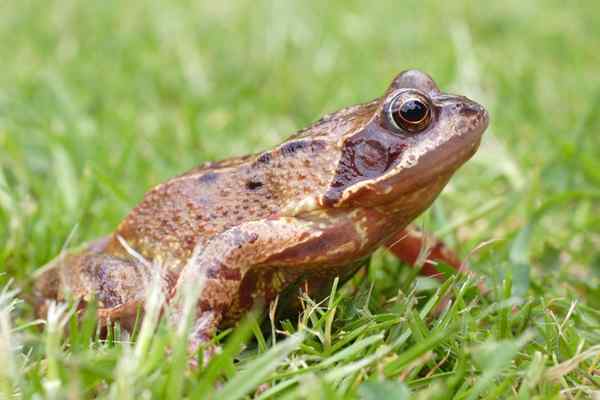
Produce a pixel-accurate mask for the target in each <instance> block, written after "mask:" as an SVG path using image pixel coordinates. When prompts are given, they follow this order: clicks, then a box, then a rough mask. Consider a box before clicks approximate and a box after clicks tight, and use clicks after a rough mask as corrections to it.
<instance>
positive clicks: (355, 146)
mask: <svg viewBox="0 0 600 400" xmlns="http://www.w3.org/2000/svg"><path fill="white" fill-rule="evenodd" d="M405 149H406V143H404V142H403V140H402V139H401V138H400V137H398V136H392V135H389V134H387V133H385V132H384V131H381V130H380V129H379V128H376V127H370V128H366V129H365V130H364V131H363V132H361V133H360V134H358V135H356V136H355V137H354V138H352V139H349V140H347V141H345V142H344V145H343V149H342V156H341V157H340V160H339V163H338V166H337V168H336V172H335V177H334V179H333V181H332V183H331V188H330V189H329V190H328V191H327V193H325V195H324V203H325V205H326V206H331V205H333V204H334V203H335V202H336V201H338V200H339V199H340V198H341V196H342V193H343V191H344V190H345V189H346V188H348V187H349V186H351V185H353V184H355V183H358V182H360V181H364V180H366V179H374V178H377V177H378V176H380V175H383V174H384V173H385V172H386V171H387V170H388V169H389V168H390V167H392V166H393V165H394V163H395V162H396V160H398V158H399V157H400V155H401V154H402V153H403V152H404V150H405Z"/></svg>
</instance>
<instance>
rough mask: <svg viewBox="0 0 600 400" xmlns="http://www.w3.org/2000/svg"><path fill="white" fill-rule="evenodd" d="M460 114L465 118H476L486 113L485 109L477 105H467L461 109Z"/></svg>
mask: <svg viewBox="0 0 600 400" xmlns="http://www.w3.org/2000/svg"><path fill="white" fill-rule="evenodd" d="M459 112H460V114H461V115H462V116H464V117H468V118H470V117H474V116H476V115H479V114H482V113H483V112H484V109H483V107H481V106H480V105H479V104H476V103H465V104H463V105H462V107H460V110H459Z"/></svg>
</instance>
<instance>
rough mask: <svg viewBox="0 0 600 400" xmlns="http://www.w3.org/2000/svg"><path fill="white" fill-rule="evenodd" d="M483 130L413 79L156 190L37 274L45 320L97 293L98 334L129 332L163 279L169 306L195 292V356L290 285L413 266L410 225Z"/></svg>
mask: <svg viewBox="0 0 600 400" xmlns="http://www.w3.org/2000/svg"><path fill="white" fill-rule="evenodd" d="M487 125H488V114H487V112H486V111H485V109H484V108H483V107H482V106H480V105H479V104H477V103H475V102H473V101H471V100H469V99H467V98H465V97H462V96H454V95H449V94H444V93H442V92H440V90H439V89H438V87H437V86H436V84H435V83H434V81H433V80H432V79H431V78H430V77H429V76H428V75H426V74H424V73H422V72H419V71H416V70H410V71H405V72H403V73H401V74H399V75H398V76H397V77H396V78H395V79H394V80H393V81H392V83H391V84H390V86H389V88H388V89H387V91H386V92H385V93H384V94H383V96H381V97H379V98H377V99H375V100H373V101H370V102H367V103H364V104H359V105H356V106H351V107H347V108H344V109H341V110H339V111H337V112H334V113H331V114H328V115H326V116H325V117H323V118H321V119H320V120H319V121H317V122H316V123H314V124H312V125H311V126H309V127H308V128H305V129H303V130H301V131H299V132H297V133H296V134H294V135H293V136H291V137H290V138H289V139H287V140H286V141H285V142H284V143H282V144H281V145H279V146H277V147H275V148H274V149H272V150H269V151H265V152H262V153H260V154H254V155H249V156H245V157H239V158H232V159H228V160H224V161H220V162H214V163H207V164H203V165H201V166H199V167H197V168H195V169H192V170H191V171H189V172H187V173H186V174H184V175H181V176H179V177H176V178H173V179H171V180H169V181H167V182H166V183H163V184H161V185H158V186H157V187H155V188H154V189H152V190H151V191H150V192H148V193H147V194H146V195H145V197H144V199H143V200H142V202H141V203H140V204H139V205H138V206H137V207H135V208H134V209H133V211H132V212H131V213H130V214H129V215H128V216H127V217H126V218H125V219H124V220H123V222H122V223H121V224H120V225H119V227H118V228H117V229H116V231H115V232H114V233H113V234H111V235H109V236H107V237H104V238H102V239H99V240H97V241H95V242H93V243H91V244H88V245H87V246H86V247H85V248H84V249H83V250H81V251H79V252H74V253H70V254H66V255H63V256H61V257H59V258H57V259H56V260H55V261H53V262H51V263H50V264H49V265H48V266H46V267H45V268H44V269H43V270H42V271H41V272H40V274H39V276H38V278H37V282H36V287H35V291H36V296H37V298H38V303H37V311H38V313H39V314H41V315H43V314H44V313H45V311H46V309H47V305H46V304H47V301H48V300H63V299H65V296H66V295H67V294H70V295H72V296H74V297H75V298H76V299H81V301H82V304H85V301H86V300H89V299H90V298H92V297H93V298H95V299H96V301H97V302H98V304H99V307H100V309H99V310H98V317H99V321H100V323H101V324H105V323H106V321H107V320H109V319H110V320H120V322H121V324H122V325H124V326H125V327H127V326H128V325H131V323H132V321H133V320H134V318H135V316H136V310H138V309H139V306H140V304H142V303H143V301H144V299H145V298H146V291H147V288H148V286H149V285H150V282H151V280H152V276H153V272H155V271H158V272H159V273H160V276H161V277H162V285H163V287H164V292H165V293H167V294H168V295H167V298H168V299H169V300H172V299H174V298H176V297H177V296H176V294H177V293H179V292H180V290H181V289H182V288H183V287H184V286H185V285H187V284H188V283H190V282H192V283H193V282H198V286H197V288H196V290H197V291H198V293H197V295H198V301H197V305H196V310H195V311H196V320H195V325H194V330H193V333H192V337H191V347H192V349H195V348H196V347H197V345H198V344H200V343H201V342H202V341H205V340H207V339H208V338H210V337H211V336H212V335H213V334H214V332H215V330H216V329H217V328H219V327H223V326H230V325H231V324H233V323H235V322H236V321H238V320H239V319H240V317H241V316H243V315H244V313H245V312H246V311H248V310H249V309H250V308H252V307H253V306H254V305H256V304H268V303H269V302H270V301H272V300H273V299H275V297H276V296H278V295H279V294H285V293H286V292H284V290H285V289H286V288H289V287H293V286H295V285H300V286H301V287H303V288H306V289H307V290H308V291H309V294H310V295H311V296H315V297H319V296H323V295H324V294H326V293H327V292H328V290H329V287H330V285H331V282H332V281H333V279H334V278H335V277H340V278H341V279H342V280H343V279H347V278H348V277H350V276H351V275H352V274H353V273H354V272H355V271H356V270H357V268H359V267H360V266H362V265H364V264H365V263H366V261H367V260H368V258H369V256H370V255H371V254H372V253H373V252H374V251H375V250H376V249H377V248H378V247H380V246H382V245H386V244H388V245H390V246H388V247H390V248H391V249H392V251H394V252H395V253H396V254H397V255H399V256H400V257H401V258H403V259H405V260H407V261H409V262H415V258H416V254H417V253H418V251H419V249H420V247H421V242H422V240H423V238H422V236H421V235H419V234H418V233H415V232H414V231H413V230H412V229H411V228H407V226H408V225H409V223H410V222H411V221H412V220H413V219H414V218H416V217H417V216H418V215H419V214H420V213H422V212H423V211H424V210H425V209H427V208H428V207H429V206H430V205H431V203H432V202H433V201H434V199H435V198H436V197H437V195H438V194H439V193H440V191H441V190H442V188H443V187H444V186H445V185H446V183H447V182H448V180H449V179H450V177H451V176H452V174H453V173H454V172H455V171H456V170H457V169H458V168H459V167H460V166H461V165H462V164H463V163H464V162H465V161H467V160H468V159H469V158H470V157H471V156H472V155H473V154H474V153H475V152H476V150H477V148H478V146H479V142H480V139H481V136H482V134H483V132H484V131H485V129H486V127H487ZM433 250H434V252H433V253H432V256H430V258H437V259H441V260H444V261H446V262H447V263H449V264H451V265H453V266H455V267H458V266H459V265H460V263H459V262H458V261H457V260H456V258H455V257H454V256H453V255H452V253H451V252H449V251H447V249H445V248H444V247H443V245H441V244H440V243H437V244H436V245H435V246H434V249H433ZM428 268H429V273H435V270H434V269H433V268H432V266H431V265H429V266H428ZM291 296H292V297H294V296H297V292H296V291H291Z"/></svg>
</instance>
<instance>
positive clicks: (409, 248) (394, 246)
mask: <svg viewBox="0 0 600 400" xmlns="http://www.w3.org/2000/svg"><path fill="white" fill-rule="evenodd" d="M386 247H387V248H388V250H390V251H391V252H392V253H393V254H394V255H395V256H396V257H398V258H399V259H400V260H402V261H403V262H405V263H406V264H409V265H411V266H413V267H421V273H422V274H423V275H426V276H431V277H435V278H438V279H444V276H443V274H442V272H441V271H439V270H438V269H437V268H436V265H437V263H438V262H443V263H444V264H446V265H448V266H450V267H451V268H452V269H454V270H456V271H458V272H464V273H470V271H469V268H468V266H467V264H466V263H464V262H462V261H461V260H460V258H459V257H458V255H457V254H456V253H455V252H454V251H452V250H451V249H450V248H448V246H446V244H444V242H442V241H441V240H439V239H437V238H435V237H433V236H431V235H429V234H427V233H424V232H422V231H421V230H419V229H418V228H417V227H415V226H413V225H409V226H408V227H406V228H405V229H404V230H402V231H401V232H400V233H399V234H398V235H396V236H395V237H394V238H392V240H390V241H389V242H388V244H387V246H386Z"/></svg>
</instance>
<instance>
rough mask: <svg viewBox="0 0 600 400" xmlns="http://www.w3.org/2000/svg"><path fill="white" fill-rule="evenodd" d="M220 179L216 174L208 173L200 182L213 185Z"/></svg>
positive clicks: (200, 178)
mask: <svg viewBox="0 0 600 400" xmlns="http://www.w3.org/2000/svg"><path fill="white" fill-rule="evenodd" d="M218 177H219V175H218V174H216V173H214V172H207V173H206V174H204V175H202V176H200V177H199V178H198V182H202V183H212V182H215V181H216V180H217V178H218Z"/></svg>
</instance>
